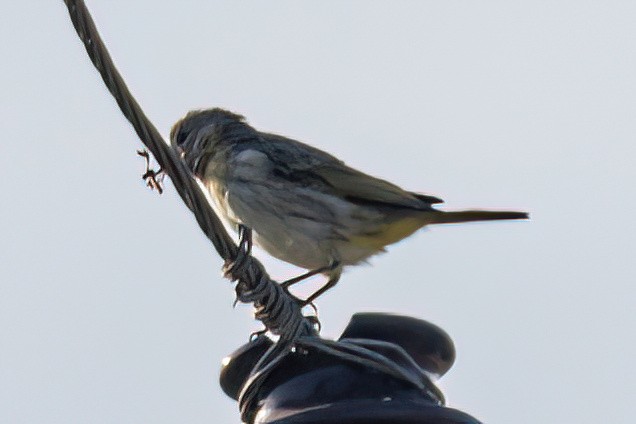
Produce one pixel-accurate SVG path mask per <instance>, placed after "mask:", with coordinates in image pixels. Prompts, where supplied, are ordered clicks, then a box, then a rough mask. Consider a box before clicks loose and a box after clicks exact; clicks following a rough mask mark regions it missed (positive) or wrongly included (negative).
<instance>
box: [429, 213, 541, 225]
mask: <svg viewBox="0 0 636 424" xmlns="http://www.w3.org/2000/svg"><path fill="white" fill-rule="evenodd" d="M528 218H529V216H528V214H527V213H526V212H515V211H483V210H468V211H454V212H443V211H435V213H432V214H430V216H429V217H428V222H427V224H454V223H458V222H471V221H494V220H499V219H528Z"/></svg>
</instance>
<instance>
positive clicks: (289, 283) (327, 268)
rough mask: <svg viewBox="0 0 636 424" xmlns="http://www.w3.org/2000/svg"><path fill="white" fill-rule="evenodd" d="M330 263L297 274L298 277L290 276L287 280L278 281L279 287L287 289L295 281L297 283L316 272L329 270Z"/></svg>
mask: <svg viewBox="0 0 636 424" xmlns="http://www.w3.org/2000/svg"><path fill="white" fill-rule="evenodd" d="M332 269H333V268H331V265H327V266H323V267H322V268H318V269H314V270H311V271H309V272H306V273H304V274H301V275H299V276H298V277H294V278H290V279H289V280H286V281H283V282H282V283H280V285H281V287H282V288H284V289H288V288H289V287H291V286H293V285H294V284H296V283H299V282H301V281H303V280H306V279H307V278H309V277H313V276H314V275H316V274H320V273H321V272H326V271H331V270H332Z"/></svg>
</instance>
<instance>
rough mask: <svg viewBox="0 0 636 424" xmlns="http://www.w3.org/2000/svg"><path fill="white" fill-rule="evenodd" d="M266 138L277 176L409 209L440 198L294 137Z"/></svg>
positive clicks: (355, 199) (363, 200)
mask: <svg viewBox="0 0 636 424" xmlns="http://www.w3.org/2000/svg"><path fill="white" fill-rule="evenodd" d="M261 136H262V137H264V138H265V139H266V143H264V144H263V146H267V149H268V152H267V153H268V156H269V157H270V159H271V160H272V161H274V162H275V163H276V171H277V172H278V173H279V176H282V177H285V178H289V179H290V180H292V179H293V180H294V181H296V182H300V183H302V182H306V183H307V184H315V182H316V181H320V182H321V186H322V187H321V188H322V189H323V190H324V191H326V192H328V193H331V194H334V195H337V196H340V197H344V198H347V199H349V200H351V201H353V202H360V203H380V204H383V205H389V206H398V207H406V208H413V209H430V205H432V204H435V203H441V202H442V200H441V199H439V198H437V197H434V196H427V195H425V194H417V193H411V192H408V191H406V190H403V189H401V188H400V187H398V186H397V185H395V184H392V183H390V182H388V181H385V180H382V179H380V178H376V177H372V176H370V175H367V174H365V173H363V172H360V171H358V170H356V169H353V168H351V167H349V166H347V165H345V163H344V162H342V161H341V160H339V159H337V158H335V157H334V156H332V155H330V154H328V153H326V152H323V151H322V150H319V149H316V148H314V147H311V146H308V145H306V144H304V143H301V142H299V141H296V140H291V139H288V138H285V137H281V136H277V135H273V134H261Z"/></svg>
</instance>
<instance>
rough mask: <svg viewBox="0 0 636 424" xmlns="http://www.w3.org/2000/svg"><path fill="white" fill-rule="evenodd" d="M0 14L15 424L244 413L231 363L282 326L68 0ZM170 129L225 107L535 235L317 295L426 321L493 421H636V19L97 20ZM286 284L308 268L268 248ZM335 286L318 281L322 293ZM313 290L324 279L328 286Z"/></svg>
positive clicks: (476, 243)
mask: <svg viewBox="0 0 636 424" xmlns="http://www.w3.org/2000/svg"><path fill="white" fill-rule="evenodd" d="M5 3H6V4H5V5H4V7H3V13H2V14H1V15H0V37H1V38H2V40H4V42H3V43H1V44H0V54H1V56H2V58H3V65H4V66H2V67H0V85H1V90H2V96H0V113H1V115H2V116H3V117H4V126H3V133H4V136H3V140H4V142H3V143H2V144H1V145H0V169H2V173H3V178H2V179H0V190H1V192H2V196H3V199H4V202H3V207H2V208H1V209H0V217H1V219H0V234H2V237H1V238H0V422H3V423H47V424H50V423H141V422H143V423H183V422H189V423H210V422H219V423H232V422H238V412H237V406H236V404H235V403H234V402H233V401H231V400H230V399H228V398H226V396H225V395H224V394H223V393H222V392H221V390H220V388H219V386H218V383H217V379H218V370H219V367H220V360H221V358H222V357H223V356H225V355H226V354H228V353H230V352H232V351H233V350H234V349H235V348H236V347H238V346H239V345H241V344H242V343H244V342H245V341H246V340H247V337H248V334H249V333H250V332H251V331H254V330H256V329H258V328H259V326H258V324H257V323H256V322H254V321H253V319H252V318H251V311H250V308H249V307H248V306H245V305H243V306H239V307H237V308H236V309H232V307H231V304H232V300H233V297H232V295H233V290H232V286H231V284H229V283H228V282H227V281H225V280H223V279H222V278H221V276H220V274H221V273H220V267H221V265H222V263H221V260H220V259H219V258H218V257H217V256H216V254H215V253H214V252H213V250H212V248H211V246H210V245H209V243H208V242H207V241H206V239H205V238H204V237H203V235H202V234H201V233H200V231H199V229H198V227H197V225H196V223H195V221H194V220H193V218H192V217H191V215H190V214H189V211H187V209H186V208H185V206H184V205H182V204H181V202H180V201H179V199H178V198H177V197H176V195H175V193H174V191H173V190H172V187H171V186H170V184H168V185H167V189H166V193H165V195H163V196H161V197H159V196H157V195H156V194H155V193H153V192H150V191H148V190H147V189H146V188H145V187H144V184H143V182H142V181H141V180H140V175H141V173H142V171H143V163H142V160H141V159H140V158H138V157H137V156H136V154H135V149H137V148H139V147H140V143H139V142H138V140H137V138H136V136H135V134H134V132H133V131H132V129H131V127H130V126H129V125H128V123H127V122H125V121H124V118H123V117H122V116H121V114H120V112H119V110H118V109H117V107H116V104H115V102H114V101H113V99H112V98H111V96H110V94H109V93H108V92H107V91H106V90H105V88H104V87H103V84H102V81H101V79H100V78H99V76H98V74H97V72H96V71H95V70H94V69H93V67H92V65H91V64H90V63H89V61H88V58H87V57H86V53H85V51H84V49H83V47H82V46H81V45H80V43H79V41H78V39H77V36H76V34H75V32H74V31H73V29H72V27H71V24H70V21H69V19H68V16H67V12H66V9H65V7H64V5H63V3H62V1H48V2H44V1H39V2H5ZM89 8H90V9H91V11H92V12H93V15H94V17H95V20H96V22H97V24H98V27H99V29H100V31H101V33H102V35H103V36H104V38H105V41H106V43H107V45H108V47H109V49H110V51H111V53H112V55H113V56H114V58H115V61H116V63H117V64H118V66H119V68H120V70H121V72H122V73H123V75H124V77H125V78H126V79H127V81H128V84H129V85H130V87H131V89H132V91H133V92H134V94H135V95H136V96H137V98H138V100H139V101H140V102H141V104H142V106H143V107H144V109H145V110H146V112H147V113H148V114H149V116H150V117H151V119H152V120H153V121H154V122H155V124H156V125H157V127H158V128H159V129H160V130H162V131H163V133H164V134H167V133H168V131H169V128H170V126H171V124H172V123H173V122H174V121H176V120H177V119H178V118H180V117H181V116H182V115H183V114H185V112H186V111H187V110H189V109H193V108H201V107H211V106H223V107H226V108H229V109H231V110H233V111H235V112H239V113H241V114H244V115H245V116H246V117H247V118H248V120H249V122H250V123H251V124H253V125H254V126H256V127H257V128H259V129H262V130H267V131H273V132H278V133H281V134H285V135H287V136H290V137H294V138H297V139H300V140H303V141H305V142H308V143H310V144H313V145H315V146H317V147H319V148H322V149H324V150H327V151H329V152H331V153H333V154H335V155H337V156H339V157H341V158H342V159H344V160H345V161H346V162H347V163H348V164H350V165H352V166H355V167H358V168H360V169H362V170H364V171H366V172H368V173H371V174H373V175H377V176H380V177H384V178H387V179H389V180H391V181H393V182H395V183H398V184H400V185H402V186H403V187H405V188H408V189H410V190H414V191H421V192H425V193H429V194H434V195H437V196H440V197H442V198H444V199H445V200H446V202H447V205H448V206H447V208H448V209H453V208H463V207H486V208H509V209H515V208H516V209H523V210H528V211H530V212H531V213H532V221H531V222H528V223H521V222H511V223H489V224H472V225H463V226H451V227H444V228H439V227H438V228H434V229H431V230H427V231H422V232H420V233H417V234H416V235H414V236H413V237H411V238H409V239H408V240H406V241H404V242H402V243H400V244H398V245H396V246H393V247H392V248H391V249H390V252H389V253H388V254H385V255H383V256H379V257H376V258H374V259H373V260H372V261H371V266H362V267H357V268H352V269H349V270H348V271H347V272H346V273H345V275H344V276H343V278H342V280H341V282H340V284H339V285H338V286H337V287H336V288H335V289H334V290H332V291H331V292H330V293H329V294H327V295H325V296H324V297H323V298H321V299H320V301H319V303H318V305H319V307H320V312H321V319H322V322H323V326H324V331H323V335H324V336H327V337H337V336H338V335H339V333H340V332H341V331H342V329H343V328H344V326H345V325H346V322H347V321H348V319H349V317H350V316H351V314H353V313H354V312H357V311H387V312H395V313H402V314H409V315H413V316H416V317H420V318H424V319H428V320H430V321H432V322H434V323H436V324H438V325H440V326H442V327H443V328H444V329H446V330H447V331H448V332H449V333H450V335H451V336H452V337H453V339H454V340H455V343H456V346H457V349H458V359H457V363H456V365H455V367H454V368H453V369H452V370H451V371H450V373H449V374H448V375H447V376H445V377H444V378H443V379H442V380H441V381H440V383H439V385H440V387H441V388H442V389H443V390H444V392H445V394H446V396H447V398H448V402H449V405H450V406H452V407H457V408H460V409H462V410H465V411H466V412H468V413H470V414H472V415H474V416H476V417H477V418H479V419H481V420H483V421H485V422H487V423H489V424H499V423H501V424H504V423H511V422H515V423H579V424H586V423H598V422H606V423H631V422H633V395H634V392H635V391H636V376H635V371H634V368H633V361H634V359H633V358H634V357H636V339H635V337H634V326H636V318H635V314H634V307H633V304H634V301H635V300H636V299H635V296H634V295H635V293H636V290H635V289H634V281H635V280H636V271H635V265H634V251H635V248H636V241H635V240H636V234H635V233H636V231H635V225H634V218H633V211H634V209H636V196H635V193H636V192H635V189H634V179H635V178H636V170H635V166H634V159H635V157H636V148H635V147H634V141H635V136H636V124H635V120H634V117H635V116H636V103H635V100H634V99H635V98H636V77H635V75H636V45H635V44H636V41H635V40H636V27H635V26H634V22H636V3H634V2H631V1H623V2H620V1H604V2H600V1H599V2H581V1H556V2H555V1H532V2H530V1H528V2H504V1H485V2H459V1H437V2H432V1H420V2H406V1H403V2H396V1H390V2H389V1H383V2H379V1H347V2H321V3H319V2H313V3H306V2H303V3H298V2H292V1H275V2H232V1H180V2H157V1H151V0H128V1H99V0H93V1H90V2H89ZM257 253H258V255H259V257H260V258H262V259H263V261H264V262H265V263H266V265H267V266H268V269H269V270H270V273H271V274H272V275H273V276H274V277H278V278H279V279H284V278H287V277H290V276H292V275H294V274H295V273H297V272H298V271H299V270H298V269H294V268H292V267H291V266H289V265H287V264H284V263H280V262H276V261H274V260H271V259H269V258H268V257H267V256H266V255H265V254H262V253H260V252H257ZM316 284H319V282H316ZM309 291H310V289H309V288H306V292H309Z"/></svg>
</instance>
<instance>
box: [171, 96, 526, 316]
mask: <svg viewBox="0 0 636 424" xmlns="http://www.w3.org/2000/svg"><path fill="white" fill-rule="evenodd" d="M170 144H171V147H172V149H173V150H174V151H175V152H176V153H177V155H178V156H179V157H180V159H181V160H182V161H183V163H184V164H185V165H186V167H187V168H188V169H189V171H190V172H191V173H192V174H193V175H194V177H195V178H197V179H198V180H199V181H200V183H201V184H202V185H203V187H205V189H206V190H207V191H208V193H209V195H210V197H211V199H212V202H213V207H214V209H215V211H216V212H217V213H218V214H219V215H220V216H221V217H222V218H223V220H224V221H225V222H226V223H227V224H228V225H229V226H230V227H232V228H234V229H235V230H237V231H239V230H240V229H247V230H249V231H250V234H251V237H252V238H251V240H253V242H254V244H256V245H257V246H259V247H261V248H262V249H264V250H265V251H266V252H267V253H268V254H270V255H271V256H273V257H275V258H278V259H280V260H282V261H285V262H288V263H291V264H293V265H296V266H298V267H300V268H304V269H306V270H308V271H307V272H306V273H304V274H302V275H300V276H298V277H295V278H292V279H289V280H287V281H285V282H283V283H281V285H282V286H283V288H284V289H285V290H287V289H288V288H289V287H290V286H291V285H292V284H295V283H297V282H299V281H302V280H304V279H306V278H308V277H310V276H313V275H316V274H324V275H325V276H326V278H327V281H326V283H325V284H324V285H323V286H322V287H321V288H319V289H318V290H317V291H315V292H314V293H313V294H311V295H310V296H309V297H307V298H306V299H305V301H304V304H305V305H306V304H312V302H313V301H314V300H315V299H316V298H318V297H319V296H320V295H322V294H323V293H324V292H326V291H327V290H329V289H330V288H332V287H333V286H335V285H336V283H338V281H339V279H340V276H341V274H342V272H343V268H344V267H346V266H352V265H357V264H360V263H364V262H366V261H367V260H368V259H369V258H370V257H371V256H373V255H376V254H379V253H382V252H385V251H386V247H387V246H388V245H390V244H393V243H396V242H398V241H400V240H402V239H404V238H406V237H408V236H410V235H412V234H413V233H414V232H416V231H417V230H419V229H420V228H422V227H425V226H427V225H434V224H451V223H460V222H470V221H489V220H507V219H527V218H528V217H529V216H528V214H527V213H526V212H517V211H489V210H461V211H442V210H439V209H436V208H435V207H434V206H435V205H438V204H440V203H443V200H442V199H440V198H438V197H435V196H431V195H427V194H420V193H415V192H411V191H407V190H404V189H402V188H400V187H398V186H397V185H395V184H392V183H390V182H388V181H385V180H383V179H380V178H376V177H373V176H371V175H368V174H365V173H363V172H361V171H358V170H356V169H354V168H352V167H349V166H347V165H346V164H345V163H344V162H343V161H341V160H340V159H338V158H336V157H334V156H332V155H331V154H329V153H327V152H324V151H322V150H320V149H317V148H315V147H312V146H310V145H308V144H305V143H302V142H300V141H297V140H293V139H291V138H287V137H284V136H281V135H277V134H272V133H267V132H261V131H258V130H256V129H255V128H253V127H252V126H250V125H249V124H248V123H247V121H246V119H245V117H243V116H242V115H239V114H236V113H233V112H230V111H228V110H224V109H222V108H212V109H201V110H193V111H190V112H188V113H187V114H186V115H185V116H184V117H183V118H181V119H180V120H179V121H177V122H176V123H175V124H174V126H173V127H172V129H171V131H170Z"/></svg>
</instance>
